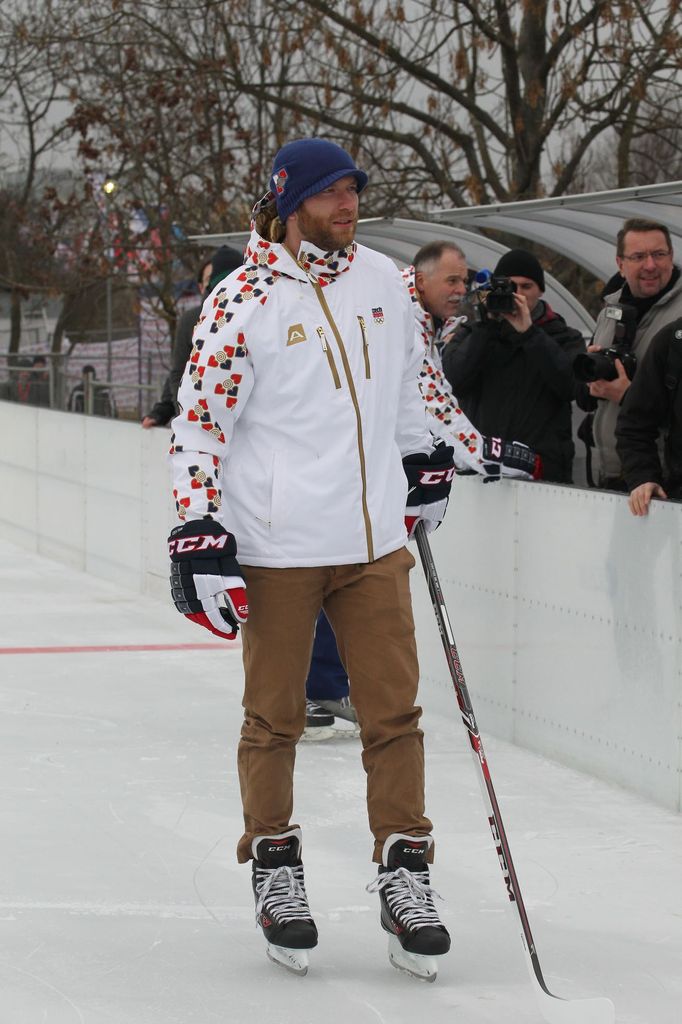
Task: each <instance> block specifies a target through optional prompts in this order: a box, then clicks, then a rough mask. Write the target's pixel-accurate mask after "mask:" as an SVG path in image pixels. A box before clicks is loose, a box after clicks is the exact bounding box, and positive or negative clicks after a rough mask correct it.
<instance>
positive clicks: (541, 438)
mask: <svg viewBox="0 0 682 1024" xmlns="http://www.w3.org/2000/svg"><path fill="white" fill-rule="evenodd" d="M584 351H585V343H584V341H583V338H582V335H581V334H580V332H579V331H577V330H575V329H574V328H572V327H569V326H568V325H567V324H566V321H565V320H564V319H563V317H561V316H559V314H558V313H555V312H554V310H553V309H551V307H550V306H549V305H548V304H547V303H546V302H542V301H541V302H539V303H538V304H537V306H536V307H535V309H534V310H533V325H532V327H530V328H529V329H528V330H527V331H525V332H524V333H523V334H520V333H519V332H518V331H515V330H514V328H513V327H511V325H510V324H508V323H507V322H506V321H505V320H488V321H486V322H484V323H481V324H474V325H473V326H471V327H469V326H467V327H465V328H464V329H463V330H462V331H461V332H459V333H458V334H457V335H456V336H455V338H454V339H453V340H452V341H451V342H449V344H447V345H446V346H445V348H444V349H443V369H444V371H445V376H446V377H447V379H448V380H449V381H450V384H451V385H452V389H453V391H454V393H455V395H456V396H457V400H458V402H459V404H460V406H461V407H462V409H463V410H464V412H465V413H466V415H467V416H468V417H469V419H470V420H471V422H472V423H474V424H475V425H476V428H477V430H480V431H481V433H482V434H486V435H487V436H489V437H490V436H492V437H513V438H514V439H515V440H516V441H522V442H523V443H524V444H527V445H529V447H531V448H533V449H534V450H535V451H536V452H538V454H539V455H540V456H541V458H542V464H543V479H545V480H554V481H557V482H559V483H571V481H572V471H573V454H574V447H573V436H572V429H571V401H572V399H573V398H574V397H575V389H576V384H575V381H574V377H573V360H574V359H575V357H576V356H577V355H579V354H580V353H581V352H584Z"/></svg>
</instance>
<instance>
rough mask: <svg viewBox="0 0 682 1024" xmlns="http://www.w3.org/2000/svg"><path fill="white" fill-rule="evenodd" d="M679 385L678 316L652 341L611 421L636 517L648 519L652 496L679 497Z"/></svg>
mask: <svg viewBox="0 0 682 1024" xmlns="http://www.w3.org/2000/svg"><path fill="white" fill-rule="evenodd" d="M681 384H682V318H680V319H679V320H673V322H672V323H669V324H667V325H666V326H665V327H664V328H663V329H662V330H660V331H659V332H658V334H657V335H656V336H655V337H654V338H653V339H652V341H651V344H650V345H649V347H648V348H647V351H646V355H645V356H644V358H643V359H642V362H641V364H640V365H639V367H638V368H637V373H636V374H635V377H634V379H633V381H632V383H631V385H630V387H629V388H628V389H627V391H626V393H625V397H624V399H623V402H622V405H621V408H620V413H619V415H618V420H617V421H616V451H617V452H618V457H619V458H620V461H621V465H622V468H623V477H624V479H625V482H626V485H627V488H628V490H629V491H630V496H629V498H628V504H629V506H630V511H631V512H632V514H633V515H635V516H645V515H647V513H648V512H649V506H650V504H651V500H652V498H661V499H662V500H664V501H665V500H667V499H669V498H670V499H674V500H677V501H679V500H680V499H682V387H681V386H680V385H681ZM661 438H662V439H663V458H661V451H660V443H659V442H660V439H661Z"/></svg>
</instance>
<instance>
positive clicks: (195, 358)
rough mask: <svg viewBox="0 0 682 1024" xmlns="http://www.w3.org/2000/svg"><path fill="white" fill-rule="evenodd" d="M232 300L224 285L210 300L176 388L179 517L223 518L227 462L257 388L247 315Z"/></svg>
mask: <svg viewBox="0 0 682 1024" xmlns="http://www.w3.org/2000/svg"><path fill="white" fill-rule="evenodd" d="M228 304H230V300H229V296H228V294H227V292H226V291H224V290H220V289H219V290H218V291H217V292H215V293H213V294H212V295H210V296H209V297H208V298H207V299H206V302H205V303H204V306H203V309H202V311H201V316H200V318H199V321H198V323H197V325H196V327H195V328H194V335H193V344H192V351H191V353H190V357H189V361H188V363H187V366H186V368H185V373H184V375H183V378H182V381H181V383H180V390H179V392H178V405H179V407H180V412H179V414H178V415H177V416H176V418H175V419H174V420H173V438H172V442H171V449H170V462H171V472H172V478H173V496H174V497H175V505H176V509H177V512H178V517H179V518H180V519H181V520H193V519H205V518H218V519H219V518H220V507H221V503H222V500H221V499H222V487H221V481H222V471H223V463H224V461H225V459H226V458H227V455H228V451H229V445H230V439H231V438H232V434H233V432H234V427H235V424H236V422H237V420H238V418H239V416H240V414H241V412H242V410H243V408H244V405H245V403H246V401H247V400H248V398H249V395H250V393H251V390H252V388H253V382H254V374H253V364H252V361H251V358H250V355H249V351H248V345H247V334H248V330H247V326H246V320H247V317H246V315H245V313H244V312H243V311H239V312H237V313H235V312H233V311H228V310H227V309H226V307H227V306H228ZM245 308H246V307H243V309H245ZM227 526H228V529H229V524H227Z"/></svg>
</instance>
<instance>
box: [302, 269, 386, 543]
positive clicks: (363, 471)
mask: <svg viewBox="0 0 682 1024" xmlns="http://www.w3.org/2000/svg"><path fill="white" fill-rule="evenodd" d="M310 281H311V284H312V286H313V288H314V289H315V294H316V295H317V298H318V301H319V303H320V305H321V306H322V309H323V311H324V315H325V316H326V318H327V320H328V322H329V326H330V327H331V329H332V332H333V334H334V337H335V338H336V343H337V345H338V346H339V352H340V353H341V362H342V363H343V370H344V373H345V374H346V380H347V381H348V390H349V392H350V397H351V401H352V403H353V408H354V409H355V422H356V424H357V431H358V455H359V457H360V478H361V480H362V516H363V519H364V521H365V537H366V538H367V560H368V561H369V562H373V561H374V539H373V537H372V521H371V520H370V518H369V509H368V507H367V466H366V464H365V448H364V444H363V440H362V417H361V415H360V406H359V404H358V396H357V393H356V391H355V384H354V382H353V376H352V374H351V370H350V365H349V363H348V356H347V355H346V349H345V347H344V344H343V341H342V340H341V334H340V332H339V329H338V327H337V326H336V323H335V322H334V317H333V316H332V312H331V310H330V308H329V306H328V304H327V300H326V299H325V297H324V292H323V291H322V288H321V287H320V285H319V284H318V283H317V281H314V280H313V279H312V278H311V279H310ZM319 331H320V328H318V333H319ZM322 334H324V331H323V332H322ZM327 350H329V346H327ZM327 358H329V356H328V357H327ZM330 365H331V363H330ZM339 386H340V384H339Z"/></svg>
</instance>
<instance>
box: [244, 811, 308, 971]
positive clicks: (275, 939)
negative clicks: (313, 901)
mask: <svg viewBox="0 0 682 1024" xmlns="http://www.w3.org/2000/svg"><path fill="white" fill-rule="evenodd" d="M251 851H252V853H253V857H254V860H253V893H254V897H255V900H256V922H257V923H258V924H259V925H260V926H261V928H262V929H263V935H264V936H265V938H266V939H267V941H268V950H267V952H268V957H269V958H270V959H271V960H272V961H273V962H274V963H276V964H281V965H282V967H286V968H287V970H290V971H293V972H294V973H295V974H306V973H307V971H308V950H309V949H312V948H313V946H316V945H317V928H316V927H315V922H314V921H313V919H312V917H311V915H310V907H309V906H308V897H307V896H306V893H305V882H304V881H303V864H302V863H301V830H300V829H298V828H292V829H291V830H290V831H289V832H282V833H280V834H279V835H276V836H257V837H256V838H255V839H254V840H253V843H252V844H251Z"/></svg>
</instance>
